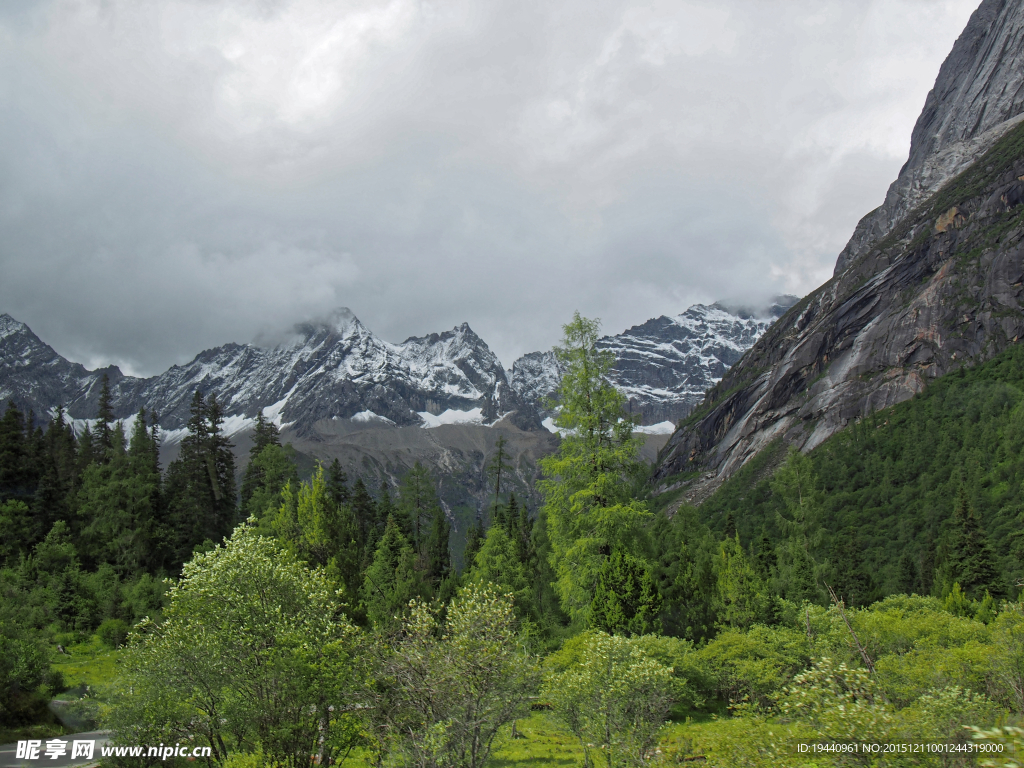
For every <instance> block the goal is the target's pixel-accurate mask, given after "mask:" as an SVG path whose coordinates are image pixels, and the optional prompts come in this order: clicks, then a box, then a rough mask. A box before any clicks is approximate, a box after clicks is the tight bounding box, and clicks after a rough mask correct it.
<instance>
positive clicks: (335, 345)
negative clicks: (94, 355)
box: [0, 309, 537, 433]
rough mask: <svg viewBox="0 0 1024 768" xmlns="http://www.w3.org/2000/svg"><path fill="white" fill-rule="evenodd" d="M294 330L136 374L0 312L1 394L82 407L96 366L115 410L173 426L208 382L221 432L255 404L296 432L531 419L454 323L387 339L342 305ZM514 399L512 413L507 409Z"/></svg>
mask: <svg viewBox="0 0 1024 768" xmlns="http://www.w3.org/2000/svg"><path fill="white" fill-rule="evenodd" d="M295 331H296V332H295V334H294V336H293V337H292V339H291V340H290V341H288V342H285V343H283V344H279V345H277V346H274V347H272V348H264V347H260V346H256V345H253V344H226V345H224V346H222V347H217V348H216V349H210V350H206V351H205V352H202V353H200V354H199V355H197V356H196V357H195V359H193V360H192V361H191V362H190V363H188V364H187V365H183V366H177V365H176V366H173V367H171V368H170V369H169V370H167V371H165V372H164V373H162V374H160V375H159V376H154V377H151V378H135V377H131V376H124V375H123V374H122V373H121V371H120V370H119V369H117V368H116V367H111V368H108V369H105V370H99V371H87V370H86V369H85V368H83V367H82V366H81V365H78V364H76V363H70V362H68V361H67V360H65V359H64V358H63V357H61V356H60V355H58V354H57V353H56V352H55V351H54V350H53V349H52V348H50V347H49V346H47V345H46V344H44V343H43V342H42V341H40V340H39V338H38V337H37V336H36V335H35V334H34V333H32V331H31V330H30V329H29V328H28V326H26V325H25V324H24V323H20V322H18V321H16V320H14V319H13V318H11V317H10V316H8V315H0V398H3V399H4V400H8V399H13V400H14V401H15V402H16V403H17V404H18V405H19V406H21V407H22V408H26V407H27V408H32V409H34V410H35V411H36V413H39V414H42V413H47V412H49V411H50V410H51V409H52V408H53V407H55V406H56V405H57V404H63V405H64V406H65V407H66V409H67V411H68V413H69V415H71V416H72V417H75V418H81V419H85V418H91V417H94V416H95V414H96V405H97V399H98V396H99V388H100V384H99V382H100V380H101V378H102V375H103V374H104V373H106V374H107V376H108V377H109V380H110V386H111V394H112V396H113V406H114V412H115V415H116V416H118V417H121V418H124V417H128V416H131V415H132V414H134V413H135V412H137V411H138V409H139V408H140V407H145V408H147V409H150V410H156V412H157V413H158V414H159V418H160V425H161V426H162V427H163V428H164V429H166V430H169V431H171V432H172V433H173V432H175V431H177V430H180V429H182V428H183V427H184V425H185V423H186V422H187V420H188V409H189V403H190V402H191V399H192V395H193V393H194V392H195V391H196V390H197V389H199V390H201V391H203V392H205V393H216V395H217V398H218V400H219V401H220V403H221V405H222V406H223V409H224V413H225V414H226V416H227V417H228V418H227V420H226V422H227V424H229V425H230V427H231V430H230V431H241V430H243V429H246V428H247V427H249V426H251V424H252V422H253V420H254V419H255V418H256V415H257V413H259V412H261V411H262V413H263V415H264V416H265V417H266V418H268V419H271V420H273V421H274V422H276V423H277V424H279V425H284V424H290V425H292V426H293V427H294V428H295V429H296V430H299V431H304V430H308V429H310V428H311V427H312V426H313V425H314V424H315V423H317V422H318V421H321V420H323V419H353V418H355V420H356V421H357V422H358V421H363V422H366V421H379V422H381V423H388V422H390V423H392V424H395V425H399V426H408V425H421V426H434V425H436V424H441V423H460V422H463V423H464V422H466V421H475V422H477V423H490V422H493V421H494V420H496V419H498V418H501V417H503V416H505V415H510V416H511V417H512V418H513V419H514V420H515V421H517V422H519V423H520V425H521V426H523V427H530V426H536V425H537V420H536V414H535V413H533V412H532V409H531V408H530V407H526V408H523V407H522V403H521V401H520V398H519V397H518V395H517V393H516V392H515V390H514V389H513V388H512V387H511V386H510V385H509V382H508V379H507V376H506V373H505V371H504V369H503V368H502V366H501V363H500V362H499V361H498V359H497V357H495V356H494V353H493V352H491V350H490V349H489V348H488V347H487V345H486V344H485V343H484V342H483V340H482V339H480V337H479V336H477V335H476V334H475V333H474V332H473V331H472V329H471V328H470V327H469V326H468V325H467V324H465V323H463V324H462V325H460V326H458V327H457V328H454V329H452V330H450V331H446V332H444V333H441V334H436V333H435V334H431V335H429V336H425V337H422V338H416V337H413V338H410V339H407V340H406V341H404V342H402V343H401V344H391V343H389V342H386V341H383V340H381V339H379V338H377V337H376V336H374V335H373V334H372V333H371V332H370V331H369V330H367V329H366V327H365V326H364V325H363V324H362V323H360V322H359V320H358V319H357V318H356V317H355V315H353V314H352V313H351V312H350V311H349V310H347V309H342V310H339V311H338V312H336V313H335V314H334V315H333V316H332V317H331V318H330V319H329V320H327V321H325V322H322V323H315V324H306V325H302V326H299V327H297V328H296V329H295ZM517 409H519V410H520V411H522V412H521V413H518V414H515V415H513V413H512V412H513V411H516V410H517Z"/></svg>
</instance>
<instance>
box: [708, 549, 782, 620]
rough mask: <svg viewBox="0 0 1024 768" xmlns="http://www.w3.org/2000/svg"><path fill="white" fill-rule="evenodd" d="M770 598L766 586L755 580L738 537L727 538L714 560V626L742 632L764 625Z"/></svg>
mask: <svg viewBox="0 0 1024 768" xmlns="http://www.w3.org/2000/svg"><path fill="white" fill-rule="evenodd" d="M770 614H771V598H770V596H769V594H768V589H767V586H766V585H765V583H764V582H762V581H761V579H760V578H758V575H757V573H756V571H755V570H754V568H753V566H752V565H751V564H750V562H749V561H748V560H747V557H746V555H745V554H744V552H743V547H741V546H740V538H739V534H734V535H733V536H731V537H729V536H727V537H726V538H725V539H724V540H723V541H722V543H721V544H720V545H719V548H718V557H717V559H716V561H715V615H716V617H717V621H718V624H719V625H720V626H723V627H732V628H734V629H746V628H747V627H749V626H750V625H751V624H755V623H767V622H768V621H769V619H770Z"/></svg>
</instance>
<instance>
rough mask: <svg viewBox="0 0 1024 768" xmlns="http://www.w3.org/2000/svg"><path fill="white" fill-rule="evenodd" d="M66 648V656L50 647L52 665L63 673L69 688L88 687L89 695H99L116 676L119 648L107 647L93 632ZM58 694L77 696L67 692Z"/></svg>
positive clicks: (107, 688)
mask: <svg viewBox="0 0 1024 768" xmlns="http://www.w3.org/2000/svg"><path fill="white" fill-rule="evenodd" d="M67 651H68V653H69V654H70V656H65V655H64V654H61V653H58V651H57V650H56V648H54V649H53V650H52V651H51V657H50V658H51V661H52V666H53V668H54V669H55V670H57V671H59V672H60V673H61V674H62V675H64V683H65V684H66V685H67V686H68V688H69V689H70V690H72V691H73V690H74V689H83V690H84V689H85V688H86V687H88V689H89V691H90V692H91V693H92V694H93V695H95V696H96V697H97V698H100V699H102V698H103V697H104V694H105V693H107V692H108V691H109V690H110V686H111V684H112V683H113V682H114V678H116V677H117V660H118V657H119V656H120V655H121V651H119V650H111V649H110V648H109V647H108V646H106V645H104V644H103V643H102V642H100V640H99V638H98V637H96V636H95V635H93V636H92V637H90V638H89V640H88V641H87V642H84V643H79V644H78V645H72V646H69V647H68V648H67ZM58 698H77V696H75V695H74V693H70V692H69V693H66V694H62V695H61V696H58Z"/></svg>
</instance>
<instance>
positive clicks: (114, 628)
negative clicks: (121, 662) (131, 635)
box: [96, 619, 131, 648]
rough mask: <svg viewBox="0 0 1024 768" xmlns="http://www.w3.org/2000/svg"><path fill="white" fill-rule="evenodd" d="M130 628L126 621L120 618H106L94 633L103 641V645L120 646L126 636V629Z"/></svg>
mask: <svg viewBox="0 0 1024 768" xmlns="http://www.w3.org/2000/svg"><path fill="white" fill-rule="evenodd" d="M130 629H131V628H130V627H129V626H128V624H127V622H125V621H123V620H121V619H107V620H106V621H104V622H103V623H102V624H100V626H99V628H98V629H97V630H96V635H97V636H98V637H99V639H100V640H102V641H103V644H104V645H108V646H110V647H111V648H120V647H121V646H122V645H124V641H125V640H126V639H127V638H128V631H129V630H130Z"/></svg>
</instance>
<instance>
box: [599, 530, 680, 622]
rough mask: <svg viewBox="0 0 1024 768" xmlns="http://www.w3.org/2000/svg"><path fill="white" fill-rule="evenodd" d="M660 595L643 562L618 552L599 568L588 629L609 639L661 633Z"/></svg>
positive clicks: (649, 570)
mask: <svg viewBox="0 0 1024 768" xmlns="http://www.w3.org/2000/svg"><path fill="white" fill-rule="evenodd" d="M661 602H662V600H661V595H660V594H659V592H658V587H657V584H656V583H655V581H654V576H653V574H652V573H651V569H650V567H649V566H648V565H647V563H646V562H644V561H643V560H641V559H639V558H637V557H633V556H632V555H630V554H628V553H624V552H622V551H621V550H616V551H615V552H613V553H612V555H611V557H609V558H608V559H607V560H606V561H605V562H604V565H603V566H602V568H601V573H600V575H599V576H598V579H597V587H596V589H595V590H594V598H593V600H592V601H591V608H590V621H591V626H592V627H593V628H595V629H599V630H601V631H603V632H607V633H608V634H610V635H649V634H655V633H658V632H660V631H661V620H660V618H659V616H660V614H661Z"/></svg>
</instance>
